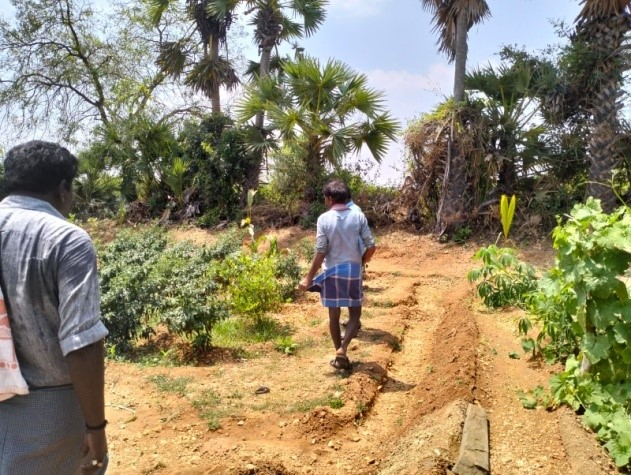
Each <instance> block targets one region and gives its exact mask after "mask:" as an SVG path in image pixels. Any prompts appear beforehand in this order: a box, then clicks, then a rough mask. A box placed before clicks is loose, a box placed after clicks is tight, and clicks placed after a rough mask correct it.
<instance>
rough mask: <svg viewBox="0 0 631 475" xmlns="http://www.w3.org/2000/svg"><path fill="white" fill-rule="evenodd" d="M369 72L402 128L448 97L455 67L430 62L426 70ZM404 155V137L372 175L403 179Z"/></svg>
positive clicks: (383, 179) (379, 179) (380, 178)
mask: <svg viewBox="0 0 631 475" xmlns="http://www.w3.org/2000/svg"><path fill="white" fill-rule="evenodd" d="M366 76H368V81H369V84H370V86H371V87H373V88H374V89H377V90H379V91H382V92H383V93H384V95H385V100H386V102H385V108H386V109H387V110H388V111H390V113H391V114H392V116H393V117H395V118H397V119H398V120H399V121H400V122H401V127H402V128H403V129H405V127H406V125H407V123H408V122H409V121H410V120H412V119H414V118H417V117H419V116H421V115H422V114H424V113H426V112H429V111H430V110H431V109H432V108H433V107H435V106H436V105H438V103H440V102H442V101H443V100H445V99H446V98H447V97H449V96H450V95H451V93H452V90H453V67H452V66H447V65H446V64H444V63H436V64H433V65H431V66H430V67H429V71H428V72H427V73H426V74H419V73H411V72H409V71H384V70H382V69H375V70H372V71H368V72H366ZM362 155H364V156H366V155H367V154H364V153H363V154H362ZM404 158H405V150H404V146H403V141H402V140H398V141H397V142H395V143H393V144H391V145H390V147H389V149H388V152H387V153H386V155H385V157H384V159H383V161H382V163H381V165H379V166H378V167H376V169H375V170H374V171H373V173H371V175H372V176H371V177H370V178H371V179H372V180H373V181H374V182H377V183H380V184H391V183H393V182H394V183H396V184H399V183H401V181H402V179H403V175H404V172H405V160H404Z"/></svg>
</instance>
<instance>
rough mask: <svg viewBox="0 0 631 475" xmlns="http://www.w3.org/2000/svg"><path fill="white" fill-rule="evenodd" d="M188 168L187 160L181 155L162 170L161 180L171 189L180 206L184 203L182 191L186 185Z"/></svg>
mask: <svg viewBox="0 0 631 475" xmlns="http://www.w3.org/2000/svg"><path fill="white" fill-rule="evenodd" d="M188 170H189V164H188V162H187V161H186V160H184V159H182V158H181V157H176V158H175V159H173V161H172V162H171V163H170V164H169V165H168V166H166V167H164V169H163V171H162V181H163V182H164V183H165V184H166V185H167V186H168V187H169V188H170V189H171V191H172V192H173V195H174V198H175V201H176V202H177V205H178V206H179V207H180V208H181V207H182V206H183V205H184V191H185V189H186V185H187V179H186V178H187V174H188Z"/></svg>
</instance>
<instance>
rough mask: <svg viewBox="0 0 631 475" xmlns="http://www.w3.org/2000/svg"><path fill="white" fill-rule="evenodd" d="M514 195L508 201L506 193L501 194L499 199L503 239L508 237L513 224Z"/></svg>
mask: <svg viewBox="0 0 631 475" xmlns="http://www.w3.org/2000/svg"><path fill="white" fill-rule="evenodd" d="M515 204H516V200H515V195H513V196H511V199H510V203H509V201H508V197H507V196H506V195H502V198H501V200H500V219H501V221H502V231H503V232H504V239H508V233H509V232H510V228H511V225H512V224H513V216H514V215H515Z"/></svg>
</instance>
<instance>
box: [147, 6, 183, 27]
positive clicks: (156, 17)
mask: <svg viewBox="0 0 631 475" xmlns="http://www.w3.org/2000/svg"><path fill="white" fill-rule="evenodd" d="M175 1H177V0H148V2H147V5H148V7H149V20H150V21H151V23H152V25H153V26H158V25H159V24H160V21H161V20H162V15H164V12H165V11H166V10H167V9H168V8H169V6H170V5H171V2H175Z"/></svg>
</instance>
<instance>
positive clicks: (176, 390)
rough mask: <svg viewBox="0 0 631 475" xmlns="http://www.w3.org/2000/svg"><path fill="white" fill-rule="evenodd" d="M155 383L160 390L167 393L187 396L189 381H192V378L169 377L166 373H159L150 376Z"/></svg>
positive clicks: (150, 379)
mask: <svg viewBox="0 0 631 475" xmlns="http://www.w3.org/2000/svg"><path fill="white" fill-rule="evenodd" d="M149 381H151V382H152V383H153V384H155V386H156V388H158V391H162V392H165V393H173V394H177V395H178V396H185V395H186V394H187V386H188V383H190V382H191V378H169V377H168V376H165V375H164V374H158V375H155V376H151V377H150V378H149Z"/></svg>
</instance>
